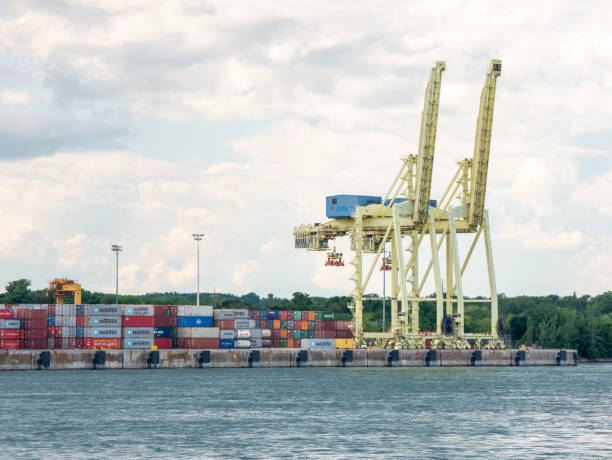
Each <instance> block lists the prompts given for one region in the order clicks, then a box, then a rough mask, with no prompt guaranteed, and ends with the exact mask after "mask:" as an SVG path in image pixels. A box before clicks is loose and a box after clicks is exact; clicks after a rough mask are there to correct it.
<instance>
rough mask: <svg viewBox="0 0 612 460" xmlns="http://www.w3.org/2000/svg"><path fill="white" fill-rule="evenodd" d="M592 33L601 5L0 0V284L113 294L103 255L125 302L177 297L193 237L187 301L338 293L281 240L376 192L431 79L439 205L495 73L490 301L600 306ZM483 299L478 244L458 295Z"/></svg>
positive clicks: (602, 131) (603, 126) (342, 281)
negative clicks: (69, 286) (438, 71)
mask: <svg viewBox="0 0 612 460" xmlns="http://www.w3.org/2000/svg"><path fill="white" fill-rule="evenodd" d="M610 23H612V9H611V8H610V7H609V2H606V1H585V2H569V1H542V2H526V1H524V2H521V1H518V2H496V1H490V2H478V1H474V2H471V1H449V2H403V1H375V2H374V1H370V2H361V1H350V2H343V1H335V2H328V1H314V2H299V1H286V2H273V1H263V0H262V1H258V2H256V3H253V2H248V1H244V2H240V1H238V2H220V1H219V2H217V1H208V2H207V1H190V0H185V1H177V0H173V1H159V0H157V1H145V0H134V1H131V2H124V1H118V0H104V1H77V0H74V1H71V0H64V1H60V0H58V1H52V0H45V1H42V0H41V1H29V0H24V1H19V2H2V3H0V30H2V33H1V34H0V286H5V285H6V283H7V282H8V281H11V280H15V279H19V278H27V279H30V280H31V281H32V286H33V287H34V288H37V289H40V288H43V287H45V286H46V285H47V283H48V282H49V281H50V280H51V279H53V278H55V277H63V276H66V277H69V278H72V279H76V280H78V281H80V282H81V284H82V285H83V287H84V288H85V289H88V290H95V291H105V292H113V291H114V279H115V272H114V269H115V260H114V254H113V253H112V252H111V251H110V245H111V244H120V245H122V246H123V249H124V251H123V252H122V253H121V255H120V259H119V265H120V269H119V284H120V292H123V293H146V292H164V291H179V292H187V291H189V292H195V285H196V275H195V273H196V270H195V268H196V259H195V250H196V246H195V242H194V240H193V239H192V237H191V234H192V233H194V232H203V233H204V234H205V237H204V240H203V241H202V242H201V246H200V250H201V251H200V252H201V255H200V264H201V274H200V277H201V281H200V286H201V291H203V292H212V291H216V292H231V293H234V294H238V295H241V294H245V293H247V292H251V291H254V292H256V293H257V294H259V295H266V294H268V293H273V294H274V295H276V296H283V297H286V296H290V295H291V294H292V293H293V292H295V291H301V292H308V293H310V294H311V295H324V296H330V295H348V294H349V293H350V292H351V283H350V281H349V277H350V275H351V270H350V264H348V263H347V266H346V267H345V268H326V267H324V262H325V254H324V253H320V252H314V253H313V252H306V251H303V250H296V249H294V247H293V237H292V232H293V227H294V226H296V225H299V224H302V223H309V222H321V221H323V220H324V219H325V196H327V195H334V194H367V195H382V194H384V192H385V189H386V188H387V187H388V186H389V185H390V183H391V181H392V180H393V178H394V177H395V174H396V173H397V170H398V169H399V167H400V166H401V161H400V158H401V157H402V156H405V155H406V154H410V153H416V150H417V147H418V132H419V123H420V117H421V110H422V106H423V95H424V90H425V86H426V84H427V80H428V78H429V72H430V69H431V67H432V66H434V65H435V62H436V61H437V60H443V61H445V62H446V71H445V72H444V74H443V77H442V88H441V98H440V115H439V122H438V135H437V141H436V156H435V160H434V174H433V175H434V177H433V183H432V198H436V197H437V196H440V195H441V194H442V192H443V191H444V189H445V187H446V185H447V183H448V182H449V181H450V179H451V178H452V175H453V174H454V171H455V168H456V162H457V161H459V160H461V159H462V158H465V157H471V155H472V151H473V142H474V131H475V123H476V115H477V112H478V102H479V97H480V91H481V89H482V85H483V82H484V78H485V75H486V72H487V70H488V67H489V61H490V59H501V60H502V62H503V64H502V65H503V67H502V75H501V76H500V78H499V79H498V85H497V100H496V106H495V115H494V123H493V137H492V143H491V155H490V170H489V178H488V188H487V198H486V207H487V208H488V209H489V213H490V219H491V227H492V239H493V250H494V261H495V269H496V275H497V290H498V292H503V293H505V294H507V295H521V294H528V295H546V294H551V293H554V294H559V295H571V294H572V293H574V292H576V293H577V295H583V294H590V295H596V294H598V293H601V292H604V291H608V290H610V289H611V284H612V283H611V280H612V235H611V232H610V228H611V225H610V224H611V223H612V204H611V203H612V201H611V197H612V155H611V154H612V128H611V127H610V126H611V125H610V120H612V32H611V30H612V29H611V28H610V27H609V24H610ZM456 204H458V203H456ZM461 244H462V246H461V247H462V250H463V254H465V251H466V245H467V244H469V243H467V242H462V243H461ZM336 246H337V247H338V249H339V250H342V251H343V252H344V253H345V259H347V260H346V261H347V262H348V261H350V259H351V256H350V254H348V250H347V244H346V241H344V242H343V241H338V242H336ZM387 282H388V280H387ZM429 288H431V286H430V285H426V289H425V290H427V289H429ZM432 289H433V288H432ZM487 289H488V282H487V279H486V271H485V261H484V255H483V251H482V248H480V247H479V248H478V249H477V250H476V252H475V255H474V260H473V263H472V264H471V265H470V268H469V269H468V270H467V272H466V276H465V280H464V291H465V293H466V294H468V295H486V294H487ZM367 292H377V293H379V294H380V293H382V278H381V276H380V272H379V271H378V269H376V270H375V275H374V277H373V279H372V281H371V284H370V285H369V286H368V289H367Z"/></svg>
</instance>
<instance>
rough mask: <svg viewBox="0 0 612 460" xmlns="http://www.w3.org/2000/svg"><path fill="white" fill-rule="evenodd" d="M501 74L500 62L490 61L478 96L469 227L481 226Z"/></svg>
mask: <svg viewBox="0 0 612 460" xmlns="http://www.w3.org/2000/svg"><path fill="white" fill-rule="evenodd" d="M500 74H501V61H499V60H496V59H493V60H491V67H490V68H489V73H487V78H486V79H485V83H484V87H483V88H482V93H481V95H480V109H479V111H478V119H477V121H476V137H475V140H474V156H473V158H472V178H471V183H470V197H469V202H470V211H469V218H468V221H469V225H470V227H476V226H478V225H481V224H482V217H483V213H484V202H485V193H486V190H487V173H488V168H489V151H490V149H491V128H492V126H493V106H494V104H495V86H496V83H497V77H499V75H500Z"/></svg>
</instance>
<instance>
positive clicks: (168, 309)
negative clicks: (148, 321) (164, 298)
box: [153, 305, 178, 316]
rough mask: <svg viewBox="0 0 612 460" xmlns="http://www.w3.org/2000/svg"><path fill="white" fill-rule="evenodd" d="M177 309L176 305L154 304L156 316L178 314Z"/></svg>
mask: <svg viewBox="0 0 612 460" xmlns="http://www.w3.org/2000/svg"><path fill="white" fill-rule="evenodd" d="M177 311H178V307H177V306H176V305H153V315H154V316H176V313H177Z"/></svg>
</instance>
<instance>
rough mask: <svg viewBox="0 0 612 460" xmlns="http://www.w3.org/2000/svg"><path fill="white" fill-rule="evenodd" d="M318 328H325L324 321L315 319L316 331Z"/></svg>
mask: <svg viewBox="0 0 612 460" xmlns="http://www.w3.org/2000/svg"><path fill="white" fill-rule="evenodd" d="M317 329H323V321H315V331H316V330H317Z"/></svg>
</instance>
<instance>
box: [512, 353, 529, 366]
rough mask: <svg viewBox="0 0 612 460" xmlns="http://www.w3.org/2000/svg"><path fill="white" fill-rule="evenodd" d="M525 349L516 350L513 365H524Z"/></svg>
mask: <svg viewBox="0 0 612 460" xmlns="http://www.w3.org/2000/svg"><path fill="white" fill-rule="evenodd" d="M525 355H526V353H525V350H519V351H517V352H516V356H515V357H514V365H515V366H524V365H525Z"/></svg>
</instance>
